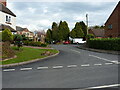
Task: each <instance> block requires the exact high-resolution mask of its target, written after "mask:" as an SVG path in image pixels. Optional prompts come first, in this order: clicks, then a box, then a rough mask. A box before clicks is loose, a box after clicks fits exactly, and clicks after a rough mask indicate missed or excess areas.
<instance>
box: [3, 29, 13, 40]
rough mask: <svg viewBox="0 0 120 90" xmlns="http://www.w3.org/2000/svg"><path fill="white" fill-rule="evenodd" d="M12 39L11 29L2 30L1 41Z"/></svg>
mask: <svg viewBox="0 0 120 90" xmlns="http://www.w3.org/2000/svg"><path fill="white" fill-rule="evenodd" d="M12 40H13V35H12V33H11V31H10V30H9V29H7V28H6V29H5V30H4V31H3V32H2V41H3V42H6V41H8V42H11V41H12Z"/></svg>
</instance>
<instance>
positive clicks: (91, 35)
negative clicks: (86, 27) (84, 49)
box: [86, 34, 95, 39]
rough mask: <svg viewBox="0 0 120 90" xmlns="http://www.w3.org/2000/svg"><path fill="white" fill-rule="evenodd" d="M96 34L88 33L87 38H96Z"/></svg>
mask: <svg viewBox="0 0 120 90" xmlns="http://www.w3.org/2000/svg"><path fill="white" fill-rule="evenodd" d="M94 37H95V36H94V35H93V34H88V35H86V38H87V39H90V38H94Z"/></svg>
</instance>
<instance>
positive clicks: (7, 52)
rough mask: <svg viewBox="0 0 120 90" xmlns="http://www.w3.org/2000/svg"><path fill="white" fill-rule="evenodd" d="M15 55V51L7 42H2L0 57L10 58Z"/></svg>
mask: <svg viewBox="0 0 120 90" xmlns="http://www.w3.org/2000/svg"><path fill="white" fill-rule="evenodd" d="M14 55H15V52H14V51H13V50H12V49H11V48H10V46H9V42H4V43H2V59H5V58H10V57H13V56H14Z"/></svg>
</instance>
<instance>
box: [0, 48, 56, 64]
mask: <svg viewBox="0 0 120 90" xmlns="http://www.w3.org/2000/svg"><path fill="white" fill-rule="evenodd" d="M12 49H13V50H15V51H16V56H17V58H14V59H10V60H7V61H1V62H2V65H6V64H13V63H20V62H25V61H30V60H33V59H37V58H44V57H46V56H42V55H41V54H42V53H44V52H45V51H50V52H51V53H53V54H55V53H58V51H57V50H55V49H35V48H28V47H22V48H21V49H22V50H21V51H17V50H16V47H12Z"/></svg>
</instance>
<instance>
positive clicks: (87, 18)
mask: <svg viewBox="0 0 120 90" xmlns="http://www.w3.org/2000/svg"><path fill="white" fill-rule="evenodd" d="M86 25H87V34H88V14H86Z"/></svg>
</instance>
